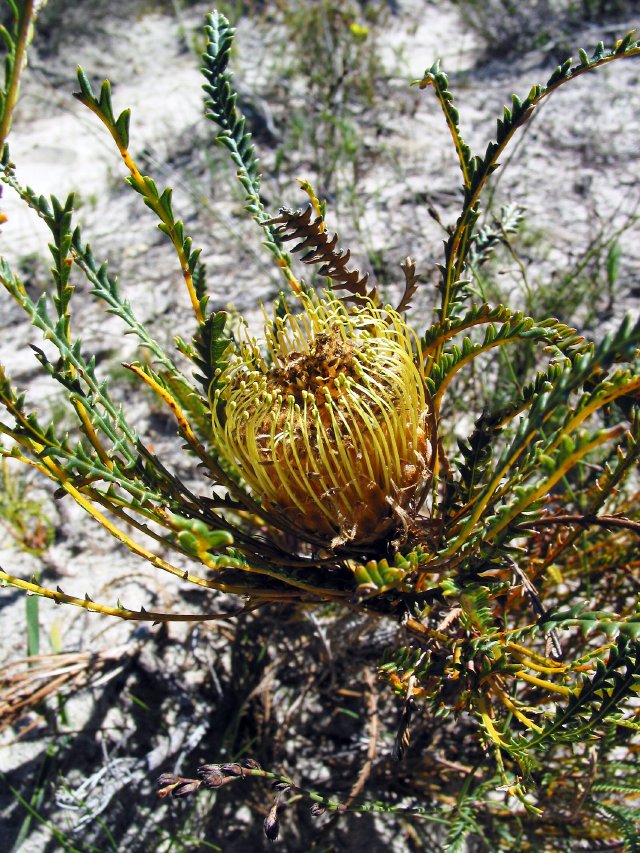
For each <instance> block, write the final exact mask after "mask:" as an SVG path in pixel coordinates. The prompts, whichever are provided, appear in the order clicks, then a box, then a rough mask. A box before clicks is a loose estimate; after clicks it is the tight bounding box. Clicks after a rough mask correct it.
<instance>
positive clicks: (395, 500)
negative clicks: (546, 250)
mask: <svg viewBox="0 0 640 853" xmlns="http://www.w3.org/2000/svg"><path fill="white" fill-rule="evenodd" d="M300 299H301V302H302V308H303V310H302V311H301V312H300V313H297V314H291V313H289V312H288V311H287V312H286V314H285V316H284V317H280V316H277V315H276V316H275V317H274V319H273V320H271V321H270V320H268V319H267V322H266V323H265V338H266V351H267V357H266V358H265V355H263V354H262V352H261V351H260V349H259V347H258V345H257V343H256V341H255V340H248V341H246V342H245V343H244V344H243V345H242V347H241V349H240V351H239V353H238V354H237V355H236V356H234V357H232V358H231V360H230V361H229V363H228V365H227V367H226V368H225V370H224V372H223V374H222V375H221V376H220V380H219V389H218V391H217V393H216V399H215V401H214V403H215V405H214V416H213V418H214V424H213V425H214V433H215V434H216V436H217V440H218V450H219V452H220V454H221V455H222V456H223V457H224V458H226V459H227V460H228V461H229V462H230V463H231V464H232V465H233V466H234V467H235V468H236V469H237V470H239V472H240V473H241V474H242V476H243V478H244V479H245V481H246V482H247V483H248V485H249V486H250V488H251V490H252V492H253V494H254V496H255V497H256V498H257V499H258V500H260V501H261V503H262V506H263V507H264V508H265V510H266V511H267V512H269V513H270V514H272V515H275V516H276V517H279V518H280V519H281V520H282V521H284V522H285V525H284V526H285V527H288V528H292V527H293V528H294V529H295V530H296V531H297V532H299V533H300V535H302V536H303V538H304V537H306V538H308V539H309V538H310V539H311V540H312V541H318V540H323V541H325V542H326V543H327V544H329V543H331V544H332V545H333V546H334V547H335V546H336V545H339V544H343V543H346V542H349V543H354V544H364V543H370V542H374V541H377V540H379V539H381V538H382V537H384V536H386V535H387V534H388V533H389V532H390V531H391V530H393V529H395V528H396V527H398V526H399V525H400V524H401V523H402V521H403V519H405V518H406V517H407V514H410V512H411V510H412V509H413V508H415V506H416V505H417V503H418V502H419V500H420V498H421V495H422V494H423V491H424V486H425V483H426V482H427V480H428V475H429V463H430V460H431V455H432V446H431V439H432V438H433V437H432V436H430V435H429V434H428V428H427V423H428V419H427V416H428V414H429V402H428V397H427V392H426V389H425V383H424V377H423V374H422V371H421V368H420V365H419V364H416V359H415V356H414V352H413V343H414V340H413V333H412V332H411V330H410V329H409V327H408V326H407V325H406V324H405V322H404V320H403V319H402V317H401V316H400V315H399V314H398V313H397V312H396V311H394V310H393V309H392V308H389V307H385V308H378V307H376V306H375V305H374V304H373V303H372V302H371V301H369V300H367V301H366V302H364V303H363V304H362V305H360V306H357V307H355V308H350V309H347V308H346V307H345V305H344V304H343V303H342V302H341V301H339V300H338V299H336V298H335V296H333V294H331V293H328V294H325V296H324V297H323V298H320V297H317V296H314V295H304V294H303V295H301V296H300Z"/></svg>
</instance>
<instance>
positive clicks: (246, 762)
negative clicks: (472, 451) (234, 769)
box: [242, 758, 260, 770]
mask: <svg viewBox="0 0 640 853" xmlns="http://www.w3.org/2000/svg"><path fill="white" fill-rule="evenodd" d="M242 766H243V767H246V769H247V770H260V765H259V764H258V762H257V761H256V760H255V758H243V759H242Z"/></svg>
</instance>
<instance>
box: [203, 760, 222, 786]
mask: <svg viewBox="0 0 640 853" xmlns="http://www.w3.org/2000/svg"><path fill="white" fill-rule="evenodd" d="M198 776H199V777H200V780H201V781H202V784H203V785H204V787H205V788H219V787H220V786H221V785H222V784H224V773H223V772H222V769H221V767H220V765H219V764H203V765H202V767H198Z"/></svg>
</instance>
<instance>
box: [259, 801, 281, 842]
mask: <svg viewBox="0 0 640 853" xmlns="http://www.w3.org/2000/svg"><path fill="white" fill-rule="evenodd" d="M263 828H264V834H265V835H266V836H267V838H268V839H269V841H277V840H278V834H279V832H280V822H279V820H278V802H277V800H276V802H275V803H274V804H273V806H271V810H270V811H269V814H268V815H267V816H266V817H265V819H264V824H263Z"/></svg>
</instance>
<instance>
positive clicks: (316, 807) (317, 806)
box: [309, 803, 327, 817]
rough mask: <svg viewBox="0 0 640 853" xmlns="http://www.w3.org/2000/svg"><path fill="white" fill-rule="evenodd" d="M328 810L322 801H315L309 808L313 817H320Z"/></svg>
mask: <svg viewBox="0 0 640 853" xmlns="http://www.w3.org/2000/svg"><path fill="white" fill-rule="evenodd" d="M326 810H327V807H326V806H323V805H322V803H313V805H312V806H311V808H310V809H309V811H310V812H311V815H312V816H313V817H320V815H323V814H324V813H325V812H326Z"/></svg>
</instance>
